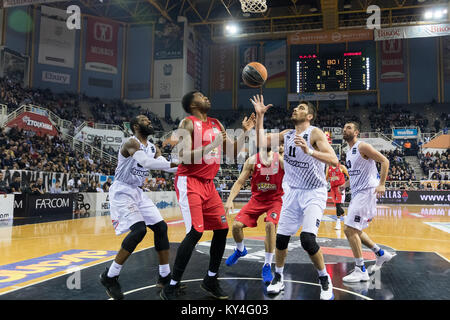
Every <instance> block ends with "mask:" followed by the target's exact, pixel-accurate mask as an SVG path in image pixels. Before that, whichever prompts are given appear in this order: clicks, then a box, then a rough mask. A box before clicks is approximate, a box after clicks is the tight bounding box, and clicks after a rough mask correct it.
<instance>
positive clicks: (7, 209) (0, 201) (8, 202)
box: [0, 194, 14, 221]
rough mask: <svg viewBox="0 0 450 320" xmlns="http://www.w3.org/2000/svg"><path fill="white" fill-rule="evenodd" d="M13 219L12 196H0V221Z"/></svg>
mask: <svg viewBox="0 0 450 320" xmlns="http://www.w3.org/2000/svg"><path fill="white" fill-rule="evenodd" d="M13 217H14V195H13V194H8V195H6V194H1V195H0V221H5V220H12V219H13Z"/></svg>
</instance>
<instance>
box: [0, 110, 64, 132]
mask: <svg viewBox="0 0 450 320" xmlns="http://www.w3.org/2000/svg"><path fill="white" fill-rule="evenodd" d="M6 126H8V127H14V126H17V127H18V128H20V129H23V130H26V131H34V132H36V134H37V135H49V136H56V135H57V134H58V131H57V130H56V128H55V127H54V126H53V124H52V123H51V121H50V119H49V118H47V117H46V116H43V115H40V114H36V113H32V112H24V113H21V114H20V115H19V116H17V117H16V118H14V119H13V120H11V121H10V122H8V123H7V124H6Z"/></svg>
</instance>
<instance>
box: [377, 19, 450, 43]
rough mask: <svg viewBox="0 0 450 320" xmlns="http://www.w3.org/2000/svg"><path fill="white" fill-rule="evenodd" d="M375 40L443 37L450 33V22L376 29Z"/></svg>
mask: <svg viewBox="0 0 450 320" xmlns="http://www.w3.org/2000/svg"><path fill="white" fill-rule="evenodd" d="M374 33H375V36H374V37H375V41H381V40H392V39H411V38H428V37H443V36H448V35H450V24H449V23H444V24H430V25H420V26H410V27H392V28H385V29H375V30H374Z"/></svg>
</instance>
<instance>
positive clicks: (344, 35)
mask: <svg viewBox="0 0 450 320" xmlns="http://www.w3.org/2000/svg"><path fill="white" fill-rule="evenodd" d="M366 40H373V31H372V30H369V29H354V30H341V31H317V32H296V33H292V34H289V35H288V37H287V41H288V44H290V45H292V44H321V43H338V42H350V41H366Z"/></svg>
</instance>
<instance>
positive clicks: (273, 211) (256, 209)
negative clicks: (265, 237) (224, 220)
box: [234, 198, 283, 228]
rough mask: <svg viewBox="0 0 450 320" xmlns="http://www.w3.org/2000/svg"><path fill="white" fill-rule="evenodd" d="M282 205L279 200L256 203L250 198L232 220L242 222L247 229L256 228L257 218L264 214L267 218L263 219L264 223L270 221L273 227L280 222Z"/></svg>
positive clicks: (256, 201)
mask: <svg viewBox="0 0 450 320" xmlns="http://www.w3.org/2000/svg"><path fill="white" fill-rule="evenodd" d="M282 204H283V203H282V200H281V199H279V200H272V201H258V200H255V199H253V198H251V199H250V201H249V202H248V203H247V204H246V205H245V206H243V207H242V209H241V210H240V211H239V212H238V214H237V215H236V217H235V218H234V219H235V220H236V221H239V222H242V223H243V224H244V225H246V226H247V227H249V228H254V227H256V226H257V221H258V218H259V216H260V215H262V214H264V213H265V212H266V213H267V216H266V217H265V218H264V221H265V222H269V221H270V222H272V223H273V224H274V225H277V224H278V220H280V212H281V206H282Z"/></svg>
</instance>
